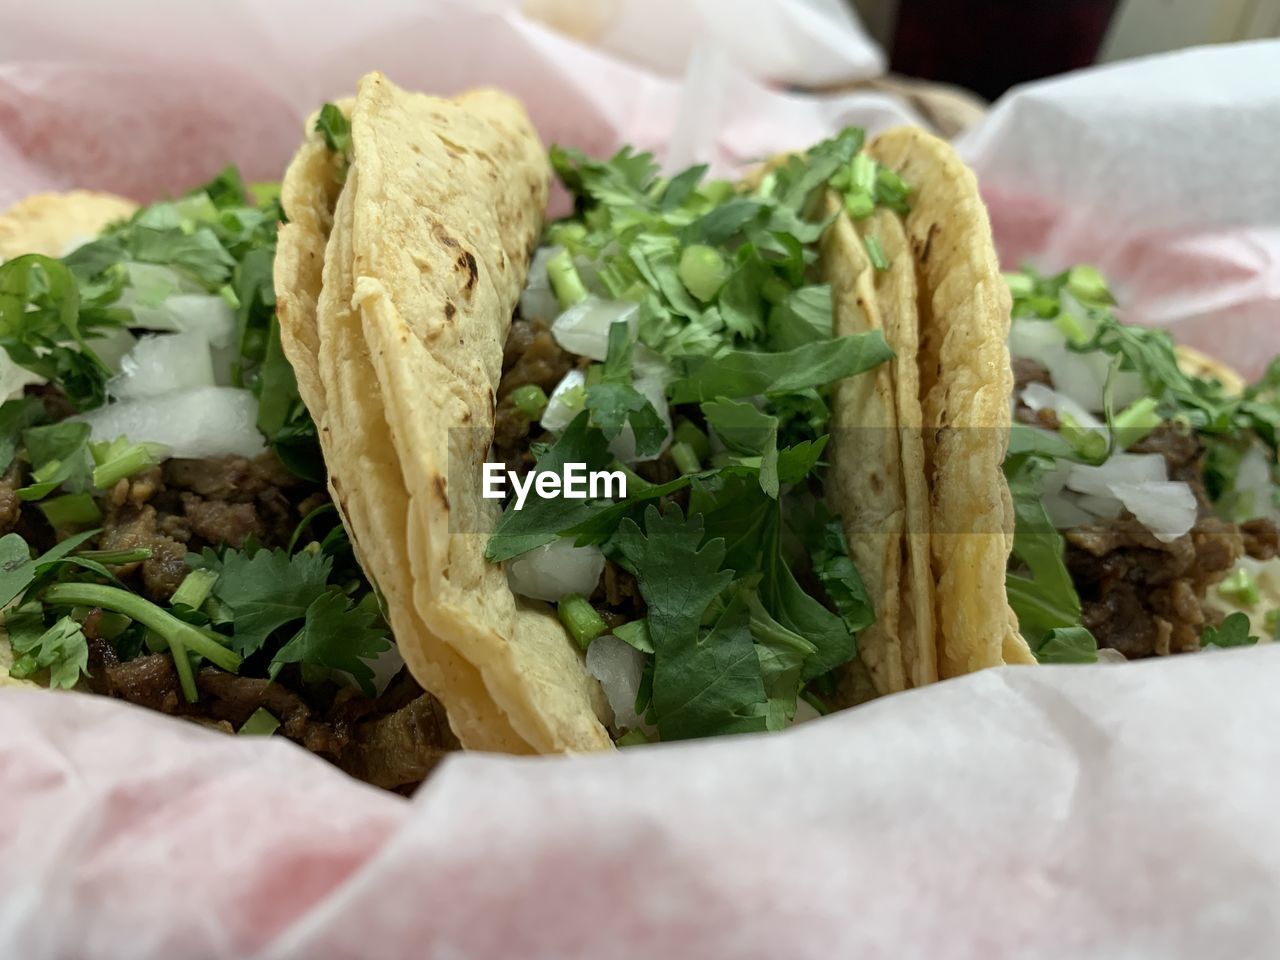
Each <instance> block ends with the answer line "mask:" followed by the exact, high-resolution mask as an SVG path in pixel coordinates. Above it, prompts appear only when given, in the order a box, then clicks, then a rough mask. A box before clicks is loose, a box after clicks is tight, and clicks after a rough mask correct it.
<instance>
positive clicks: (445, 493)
mask: <svg viewBox="0 0 1280 960" xmlns="http://www.w3.org/2000/svg"><path fill="white" fill-rule="evenodd" d="M431 482H432V484H433V485H434V487H435V491H436V496H437V497H439V498H440V502H441V503H443V504H444V508H445V509H446V510H448V509H449V484H448V482H447V481H446V480H445V478H444V474H442V473H437V474H436V475H435V476H434V477H432V478H431Z"/></svg>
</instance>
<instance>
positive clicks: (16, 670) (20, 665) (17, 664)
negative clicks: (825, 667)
mask: <svg viewBox="0 0 1280 960" xmlns="http://www.w3.org/2000/svg"><path fill="white" fill-rule="evenodd" d="M39 669H40V664H39V663H38V662H37V661H36V655H35V654H34V653H24V654H23V655H22V656H20V657H19V658H18V659H17V660H15V661H13V666H11V667H10V668H9V676H11V677H13V679H15V680H30V679H31V677H32V675H33V674H34V673H35V672H36V671H37V670H39Z"/></svg>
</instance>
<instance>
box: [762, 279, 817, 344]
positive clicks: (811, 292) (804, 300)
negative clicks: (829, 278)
mask: <svg viewBox="0 0 1280 960" xmlns="http://www.w3.org/2000/svg"><path fill="white" fill-rule="evenodd" d="M832 317H833V312H832V303H831V285H830V284H828V283H822V284H813V285H810V286H807V287H800V288H799V289H798V290H793V291H791V292H790V293H788V294H787V296H786V297H785V298H784V299H783V300H782V301H781V302H779V303H778V304H776V305H775V306H774V307H773V309H772V310H770V311H769V325H768V328H769V346H770V348H771V349H773V350H794V349H795V348H796V347H801V346H804V345H805V344H806V343H814V342H815V341H822V340H830V339H831V333H832Z"/></svg>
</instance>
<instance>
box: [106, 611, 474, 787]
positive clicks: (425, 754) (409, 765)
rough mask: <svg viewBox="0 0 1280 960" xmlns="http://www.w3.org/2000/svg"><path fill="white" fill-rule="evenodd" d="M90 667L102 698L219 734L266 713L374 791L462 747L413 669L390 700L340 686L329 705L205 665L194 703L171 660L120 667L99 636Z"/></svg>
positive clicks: (162, 657) (157, 656) (407, 780)
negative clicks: (181, 685)
mask: <svg viewBox="0 0 1280 960" xmlns="http://www.w3.org/2000/svg"><path fill="white" fill-rule="evenodd" d="M91 616H92V615H91ZM91 631H92V627H91V628H90V631H89V632H91ZM87 635H88V632H87V633H86V636H87ZM90 669H91V670H92V671H93V674H94V676H93V679H92V681H91V684H90V686H91V689H93V690H94V692H96V693H100V694H105V695H107V696H112V697H116V698H118V699H121V700H127V701H128V702H130V703H135V704H138V705H139V706H143V707H147V708H149V709H151V710H157V711H159V712H161V713H168V714H173V715H177V716H182V717H184V718H186V719H188V720H193V721H195V722H197V723H200V724H203V725H204V726H210V727H214V728H215V729H221V730H226V731H234V730H237V729H239V728H240V727H241V726H243V724H244V722H245V721H246V720H248V719H249V717H251V716H252V715H253V713H254V712H255V711H256V710H258V709H259V708H262V709H265V710H267V711H268V712H269V713H270V714H271V715H272V716H274V717H275V718H276V719H277V720H279V721H280V733H281V734H282V735H283V736H286V737H288V738H289V739H290V740H293V741H295V742H297V743H299V744H301V745H302V746H303V747H305V748H306V749H308V750H310V751H311V752H312V753H316V754H319V755H320V756H322V757H324V758H325V759H327V760H329V761H330V762H332V763H334V764H335V765H337V766H338V767H340V768H342V769H343V770H345V771H346V772H348V773H350V774H351V775H352V776H356V777H359V778H360V779H362V780H365V781H367V782H369V783H372V784H374V785H375V786H380V787H387V788H395V787H401V786H405V785H410V784H415V783H418V782H419V781H421V780H422V779H423V778H425V777H426V775H427V774H428V773H429V772H430V771H431V768H432V767H434V766H435V765H436V763H438V762H439V761H440V759H441V757H442V756H443V755H444V754H445V753H446V752H448V751H450V750H456V749H459V744H458V741H457V739H456V738H455V737H454V735H453V732H452V731H451V730H450V729H449V722H448V718H447V716H446V715H445V712H444V708H443V707H442V706H440V704H439V702H438V701H436V700H435V699H434V698H433V697H431V696H430V695H429V694H426V693H424V692H423V691H422V689H421V688H420V687H418V686H417V684H416V683H414V681H413V678H412V677H411V676H409V673H408V671H407V670H406V671H402V672H401V674H400V675H399V676H397V677H396V679H395V680H393V681H392V683H391V684H390V685H389V686H388V689H387V691H386V693H385V694H384V697H379V698H377V699H369V698H368V697H365V696H364V695H363V694H361V693H359V692H358V691H355V690H350V689H347V688H341V689H340V690H339V691H338V692H337V693H336V694H335V695H334V696H332V698H331V699H330V701H329V703H328V704H325V703H323V702H310V701H309V700H307V699H305V698H304V697H303V696H302V695H300V694H298V693H295V692H294V691H293V690H290V689H289V688H288V687H285V686H284V685H282V684H280V683H276V682H274V681H271V680H264V679H258V678H254V677H239V676H236V675H235V674H231V673H226V672H224V671H222V670H217V669H214V668H213V667H205V668H204V669H202V670H201V671H200V672H199V673H197V674H196V688H197V689H198V691H199V694H200V698H199V700H198V701H197V702H196V703H194V704H193V703H188V702H187V701H186V700H185V699H184V698H183V696H182V692H181V689H180V688H179V685H178V674H177V671H176V670H175V669H174V667H173V660H172V658H171V657H170V656H169V655H168V654H162V653H154V654H148V655H146V656H142V657H136V658H135V659H133V660H129V661H127V662H125V663H119V662H117V661H116V659H115V653H114V651H113V650H111V646H110V644H105V643H104V642H103V641H100V640H98V639H97V637H96V634H95V636H94V638H93V639H91V640H90Z"/></svg>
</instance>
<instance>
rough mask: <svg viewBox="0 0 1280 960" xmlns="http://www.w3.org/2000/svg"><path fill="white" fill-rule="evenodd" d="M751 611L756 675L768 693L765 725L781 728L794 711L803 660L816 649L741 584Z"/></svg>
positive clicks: (801, 678) (801, 680)
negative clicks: (780, 620)
mask: <svg viewBox="0 0 1280 960" xmlns="http://www.w3.org/2000/svg"><path fill="white" fill-rule="evenodd" d="M743 593H744V594H745V596H746V598H747V607H748V609H749V610H750V611H751V639H752V641H753V642H754V643H755V645H756V656H757V657H758V658H759V661H760V676H761V679H762V680H763V681H764V688H765V694H766V696H767V697H768V702H769V706H768V710H767V711H766V714H765V717H766V720H765V726H766V728H767V729H769V730H781V729H782V728H783V727H785V726H786V725H787V721H788V720H790V719H791V718H792V717H794V716H795V715H796V698H797V697H798V696H799V694H800V687H801V685H802V684H803V682H804V680H803V674H804V665H805V661H806V660H807V659H808V658H809V657H811V656H812V655H813V654H814V653H816V652H817V649H816V648H815V647H814V645H813V644H812V643H810V642H809V641H808V640H806V639H805V638H804V637H802V636H800V634H798V633H796V632H795V631H794V630H791V629H789V628H787V627H785V626H783V625H782V624H781V623H779V622H778V621H777V620H775V619H774V618H773V617H772V616H771V615H770V614H769V611H767V610H766V609H765V608H764V604H762V603H761V602H760V598H759V596H758V595H757V594H756V593H755V591H753V590H750V589H747V588H745V587H744V588H743Z"/></svg>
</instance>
